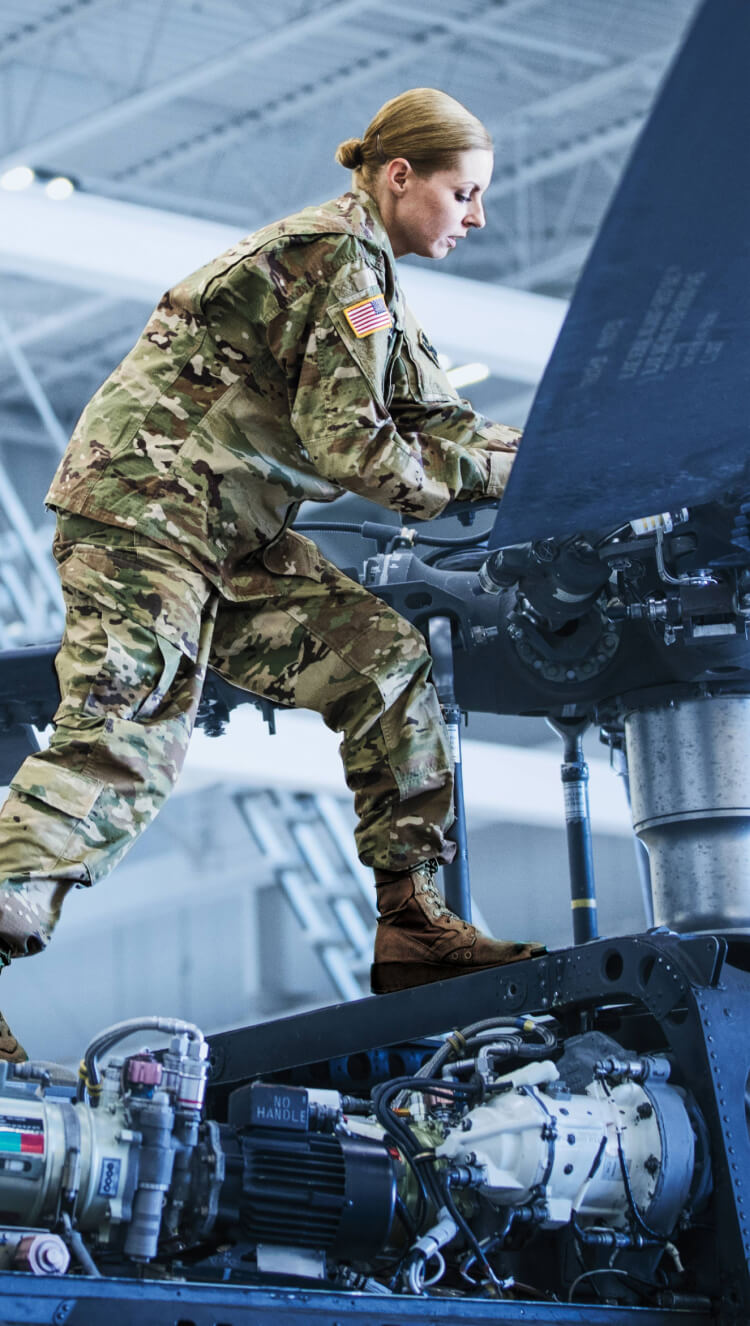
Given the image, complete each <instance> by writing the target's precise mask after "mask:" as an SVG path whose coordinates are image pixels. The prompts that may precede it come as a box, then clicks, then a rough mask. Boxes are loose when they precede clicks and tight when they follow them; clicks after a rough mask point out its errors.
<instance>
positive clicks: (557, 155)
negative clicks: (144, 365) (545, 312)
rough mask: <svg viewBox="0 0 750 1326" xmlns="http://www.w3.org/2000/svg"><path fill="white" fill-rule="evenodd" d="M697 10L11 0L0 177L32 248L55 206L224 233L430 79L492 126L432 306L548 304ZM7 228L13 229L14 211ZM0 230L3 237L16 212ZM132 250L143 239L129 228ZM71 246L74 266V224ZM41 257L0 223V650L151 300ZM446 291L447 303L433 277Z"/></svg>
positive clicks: (37, 606)
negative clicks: (488, 180)
mask: <svg viewBox="0 0 750 1326" xmlns="http://www.w3.org/2000/svg"><path fill="white" fill-rule="evenodd" d="M695 8H696V0H453V2H452V3H450V4H449V3H448V0H431V3H430V4H429V5H425V4H420V3H417V0H398V2H397V0H381V2H380V3H377V4H375V3H373V2H372V0H326V2H325V3H311V2H310V0H277V2H276V3H275V4H274V5H273V6H269V5H268V4H266V3H260V2H259V0H66V3H57V2H54V0H5V3H4V4H3V6H2V9H1V10H0V177H2V175H3V174H4V173H5V172H7V171H8V170H10V169H12V168H13V167H17V166H19V165H26V166H29V167H31V168H33V169H34V170H35V171H36V173H37V182H36V184H35V185H34V186H32V189H33V190H34V191H35V193H36V195H37V196H39V197H42V196H43V197H44V204H45V206H46V207H48V209H49V214H48V215H49V219H48V222H47V224H48V227H49V235H50V237H52V236H54V234H55V232H56V231H57V230H58V229H59V227H60V225H61V223H62V215H63V214H62V210H61V209H64V208H66V207H71V206H75V204H76V201H78V202H80V203H85V202H86V201H87V200H90V201H91V203H92V205H93V203H94V202H95V200H98V199H99V200H101V199H104V200H108V205H109V206H110V210H109V212H108V213H107V211H106V209H105V210H104V211H103V212H102V213H101V214H102V216H103V217H106V216H107V215H109V216H113V215H114V214H113V213H112V211H111V206H112V205H114V206H116V207H119V208H120V209H122V212H123V215H127V216H129V217H130V216H133V215H135V214H134V213H132V212H128V211H127V209H128V208H132V207H133V206H134V205H136V206H137V207H138V208H140V209H147V210H143V211H141V212H139V213H138V216H139V217H140V218H141V221H142V222H143V225H144V226H145V227H147V226H148V224H149V214H150V213H153V214H154V215H155V214H156V213H157V212H158V213H165V212H166V213H169V214H171V215H172V217H173V218H174V219H175V220H176V221H178V222H179V219H180V218H185V219H186V221H185V225H186V226H187V219H190V222H191V223H195V222H205V223H206V225H208V224H209V223H218V224H221V225H222V226H223V227H227V228H229V229H230V230H231V231H232V233H233V234H235V235H240V234H242V233H245V232H247V231H249V230H252V229H253V228H255V227H256V226H258V225H259V224H262V223H265V222H266V221H269V220H272V219H273V218H275V217H278V216H282V215H284V214H286V213H288V212H291V211H294V210H295V209H297V208H298V207H300V206H302V205H304V204H306V203H308V202H313V201H316V200H320V199H323V198H326V197H329V196H331V195H333V194H335V193H338V192H341V191H343V190H344V189H345V188H346V186H347V176H346V175H345V173H344V172H343V171H342V170H341V168H340V167H339V166H337V165H336V164H335V163H334V161H333V151H334V149H335V147H336V145H337V143H338V142H339V141H340V140H341V139H342V138H345V137H349V136H350V135H352V134H357V133H360V132H361V131H362V129H363V128H364V126H365V125H366V123H367V122H368V120H369V119H370V118H371V116H372V114H373V113H374V111H375V110H376V109H377V107H378V106H379V105H380V104H381V103H382V102H383V101H384V100H385V99H386V98H387V97H390V96H393V95H395V94H396V93H397V92H399V91H401V90H403V89H404V88H406V87H410V86H416V85H425V84H429V85H434V86H438V87H441V88H444V89H445V90H446V91H447V92H449V93H451V94H452V95H454V96H456V97H458V98H459V99H460V100H462V101H464V102H466V103H467V104H468V105H469V106H470V107H471V108H472V109H473V110H474V111H475V112H476V113H477V114H478V115H479V116H480V117H481V118H482V119H483V120H484V121H485V123H486V124H487V125H488V127H489V128H490V130H491V132H492V134H493V136H494V139H495V143H496V171H495V178H494V182H493V185H492V188H491V191H490V193H489V194H488V199H487V203H488V225H487V229H486V231H485V232H484V234H483V235H481V236H473V237H472V242H471V243H470V244H468V245H465V246H461V250H460V251H458V252H457V253H456V254H455V255H452V257H451V258H450V259H449V261H448V263H446V264H445V265H444V266H443V265H442V264H441V267H440V270H436V268H435V265H434V264H433V265H432V268H431V276H430V279H431V281H432V283H433V284H432V289H433V293H434V291H436V290H439V288H440V287H439V282H440V281H441V280H442V278H443V277H444V276H445V275H446V274H451V275H453V276H458V277H461V278H464V279H465V280H466V281H469V282H476V283H480V286H481V287H482V289H483V292H484V296H485V297H486V296H487V295H488V292H489V293H490V294H491V295H492V296H494V297H495V298H496V299H497V300H498V301H499V300H501V299H502V298H504V297H506V296H505V292H506V291H507V290H508V289H509V288H510V289H512V290H515V291H531V292H535V293H537V294H539V295H544V296H548V297H552V298H555V299H557V300H565V299H566V298H567V297H568V296H569V294H570V291H571V289H572V288H573V285H574V284H575V280H576V276H577V274H578V272H579V270H580V268H581V265H582V263H583V261H584V260H585V257H586V253H587V251H588V248H589V245H590V243H591V240H592V237H593V235H594V233H595V232H596V229H597V226H598V224H599V221H600V219H601V216H602V214H603V211H604V209H605V207H606V205H607V202H608V199H609V198H610V196H611V193H612V191H613V188H614V185H615V184H616V181H617V179H618V177H619V174H620V171H621V169H622V165H623V162H624V160H625V157H626V155H627V152H628V149H629V147H630V145H631V144H632V142H633V140H634V138H635V136H636V134H637V132H638V129H639V127H640V125H641V124H642V123H643V120H644V118H645V116H646V115H647V113H648V110H649V107H650V105H651V102H652V100H653V97H654V93H655V90H656V88H657V86H658V84H659V81H660V79H661V77H662V75H663V73H664V70H665V68H666V66H667V64H668V62H669V60H670V58H671V56H672V55H673V53H674V51H675V48H676V46H677V45H678V43H679V41H680V38H681V36H682V34H683V32H684V30H685V28H686V26H687V24H688V22H689V21H690V18H691V16H692V13H693V11H694V10H695ZM57 175H64V176H68V177H70V178H71V179H72V180H73V181H74V183H75V186H76V190H77V197H76V195H74V197H73V198H72V199H68V200H67V201H65V200H60V201H52V200H51V199H48V198H47V197H46V195H43V194H42V190H43V189H44V185H45V182H46V181H47V180H48V179H49V178H50V177H54V176H57ZM6 192H7V191H6ZM14 196H15V197H17V198H18V199H20V196H21V195H20V194H17V195H14ZM10 197H11V195H10V194H7V199H6V201H7V200H8V199H10ZM149 209H150V210H149ZM14 215H15V216H16V218H17V219H16V224H17V225H20V224H22V223H21V221H20V218H21V217H22V216H23V213H22V212H21V211H18V212H17V213H15V214H14ZM0 216H2V217H3V218H4V220H3V221H2V226H4V227H5V229H6V239H8V235H9V232H8V227H9V226H10V225H11V213H10V212H9V211H7V210H6V211H2V212H0ZM101 224H102V225H103V226H105V229H106V227H107V222H106V220H103V221H102V222H101ZM89 233H90V232H89ZM112 233H113V234H114V227H113V232H112ZM98 238H99V240H100V241H101V235H99V236H98ZM119 242H120V243H122V242H123V241H122V240H120V241H119ZM128 242H132V243H133V244H134V245H136V246H137V244H138V236H137V230H136V231H133V238H132V240H130V241H128ZM51 243H52V239H51V238H50V244H51ZM81 249H82V252H83V257H84V262H83V267H84V268H85V262H86V255H87V239H86V234H85V233H84V232H82V233H81ZM136 254H137V247H136ZM128 256H129V257H130V259H131V260H132V257H133V254H132V253H131V254H130V255H128ZM207 256H208V255H207ZM43 257H44V254H43V252H42V251H41V250H39V249H38V250H37V251H36V255H35V253H34V251H33V250H32V249H29V251H28V253H27V256H26V258H24V259H23V260H20V259H19V258H18V255H17V254H16V256H15V257H14V258H13V259H11V258H10V257H9V256H8V253H7V252H6V249H5V247H4V244H3V234H2V230H1V229H0V623H2V632H3V643H4V645H5V646H6V647H7V645H9V644H13V643H18V642H21V641H28V640H39V639H44V638H49V637H50V636H52V635H54V634H55V633H56V632H57V631H59V629H60V623H61V617H60V612H59V605H58V599H57V590H56V586H55V579H54V574H53V573H51V564H50V562H49V556H48V552H47V548H48V545H49V541H50V534H51V529H50V523H49V519H45V518H44V517H43V513H42V506H41V504H42V498H43V495H44V492H45V490H46V486H47V483H48V480H49V478H50V476H51V473H52V471H53V469H54V467H55V464H56V460H57V456H58V455H59V451H60V449H61V446H62V445H63V444H64V439H65V438H66V436H67V435H68V433H69V431H70V429H71V427H72V425H73V423H74V422H75V419H76V417H77V415H78V413H79V411H80V409H81V408H82V406H83V405H84V404H85V402H86V400H87V399H88V398H89V396H90V395H91V394H92V392H93V391H94V390H95V389H96V387H97V386H98V385H99V383H100V382H101V381H102V380H103V378H104V377H105V376H106V375H107V373H108V372H109V371H110V370H111V369H112V368H113V367H114V365H115V364H116V363H117V362H118V360H119V359H120V358H121V357H122V355H123V354H124V353H125V352H126V351H127V350H128V348H129V347H130V345H131V344H132V342H133V340H134V338H135V336H136V335H137V333H138V332H139V330H140V328H141V326H142V325H143V323H144V321H145V318H146V316H147V313H148V311H149V307H150V303H151V300H150V299H148V298H146V296H145V293H144V290H143V289H142V287H141V286H140V285H137V284H136V283H134V284H133V287H132V289H131V288H130V287H129V286H128V285H127V283H125V284H124V285H123V282H122V280H119V281H115V280H114V278H113V279H112V280H111V282H110V284H109V285H108V283H107V279H106V277H102V276H101V274H100V275H99V276H98V277H97V279H96V280H95V281H93V280H87V279H86V277H85V273H84V274H82V275H81V276H80V278H76V277H75V276H72V275H71V273H70V271H69V270H67V271H65V272H60V273H58V274H57V277H55V275H54V274H53V273H51V272H50V270H49V268H48V267H47V266H45V265H44V264H43ZM79 265H80V264H79ZM418 265H420V264H418ZM421 265H422V266H425V267H426V266H427V264H421ZM43 267H44V270H43V272H42V268H43ZM414 279H417V278H416V276H415V278H414ZM165 284H167V282H166V281H165ZM480 286H477V287H475V289H476V290H477V291H478V290H479V288H480ZM444 289H445V291H446V292H447V293H446V295H445V299H446V303H447V304H448V305H450V298H451V294H450V284H449V283H448V282H446V284H445V287H444ZM466 289H467V290H469V289H470V287H468V286H467V287H466ZM498 307H500V306H499V305H498ZM548 307H551V306H548ZM434 339H436V338H434ZM532 389H533V388H532V386H531V385H530V383H529V381H528V374H527V375H526V379H525V380H524V381H519V380H514V378H513V377H512V376H507V377H506V376H503V375H502V374H501V373H499V372H498V371H495V372H494V373H493V375H492V376H490V378H489V379H487V380H486V381H485V382H483V383H482V384H481V386H478V387H476V388H470V389H468V391H467V394H469V395H470V396H471V397H472V399H473V400H474V401H475V402H476V404H477V405H478V406H479V408H481V409H484V410H486V411H487V413H489V414H491V415H494V416H495V417H499V418H503V419H504V420H505V421H506V422H509V423H522V422H523V418H524V417H525V413H526V410H527V408H528V404H529V402H530V398H531V392H532Z"/></svg>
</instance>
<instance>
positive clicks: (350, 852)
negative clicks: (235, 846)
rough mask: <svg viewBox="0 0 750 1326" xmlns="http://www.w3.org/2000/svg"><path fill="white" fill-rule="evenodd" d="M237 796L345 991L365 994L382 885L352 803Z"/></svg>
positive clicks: (311, 940) (307, 935) (269, 794)
mask: <svg viewBox="0 0 750 1326" xmlns="http://www.w3.org/2000/svg"><path fill="white" fill-rule="evenodd" d="M235 800H236V804H237V807H238V809H239V812H240V814H241V816H242V818H243V820H244V822H245V824H246V825H247V828H248V830H249V831H250V834H251V835H252V837H253V839H254V841H255V843H256V845H257V848H258V850H259V852H260V853H261V856H262V857H263V860H264V862H265V864H266V865H267V866H268V867H270V869H271V871H272V873H273V877H274V879H275V881H276V883H277V884H278V886H279V888H280V889H281V892H282V894H283V896H284V897H285V899H286V901H287V902H288V904H289V906H290V908H291V910H292V912H293V914H294V916H295V918H296V920H297V922H298V923H299V925H300V927H301V930H302V937H303V941H305V942H306V943H307V944H309V945H310V947H311V948H312V949H313V951H314V952H315V953H316V954H317V956H318V958H319V960H320V962H321V963H322V965H323V967H324V969H325V971H326V972H327V973H328V976H329V978H330V980H331V982H332V984H333V987H334V989H335V991H336V993H337V995H338V997H339V998H340V999H342V1000H351V999H361V998H362V996H363V995H364V994H368V993H369V975H370V962H371V961H372V945H373V937H374V932H375V916H376V904H375V888H374V885H373V880H372V872H371V871H369V870H368V869H367V868H366V867H365V866H363V865H362V864H361V862H360V860H359V858H358V856H357V853H356V850H355V846H354V838H353V834H352V826H351V824H350V823H348V822H347V818H346V812H345V808H344V803H343V802H342V801H339V800H338V799H337V798H336V797H334V796H326V795H322V794H320V795H318V794H316V793H311V792H288V791H282V790H278V789H273V790H271V789H269V790H251V789H248V790H243V791H242V792H239V793H237V794H236V797H235Z"/></svg>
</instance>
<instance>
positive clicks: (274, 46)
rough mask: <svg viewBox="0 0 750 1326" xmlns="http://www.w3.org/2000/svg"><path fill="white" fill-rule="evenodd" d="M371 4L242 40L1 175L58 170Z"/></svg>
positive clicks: (69, 129) (16, 155)
mask: <svg viewBox="0 0 750 1326" xmlns="http://www.w3.org/2000/svg"><path fill="white" fill-rule="evenodd" d="M366 4H367V0H332V3H330V4H327V5H326V6H325V7H324V8H322V9H321V8H319V7H316V8H315V9H314V11H313V13H312V14H309V15H308V16H307V17H306V18H302V19H299V20H298V21H297V22H295V23H293V24H290V23H287V22H285V21H284V22H282V23H281V24H280V26H279V27H277V28H274V30H273V31H272V32H269V33H266V34H265V36H262V37H259V36H257V35H254V36H253V37H252V38H251V39H250V40H249V41H244V42H240V44H239V45H238V46H235V47H234V48H233V49H232V50H231V51H229V52H228V53H227V54H226V55H220V56H217V57H216V58H214V59H213V60H203V61H201V62H200V63H199V64H197V65H193V66H192V67H191V68H190V69H187V70H186V71H185V73H183V74H178V75H177V76H172V77H170V78H167V79H165V80H164V81H163V82H161V83H157V84H156V85H155V86H154V87H149V88H145V89H144V91H142V92H136V93H134V95H133V96H130V97H124V98H123V99H122V100H121V101H116V102H114V103H113V105H111V106H109V107H108V108H107V109H106V110H97V111H96V113H95V114H92V115H87V116H86V117H85V118H84V119H82V120H77V121H76V122H75V123H74V124H69V125H65V126H64V127H63V128H62V129H58V130H56V131H55V132H53V133H49V134H45V135H44V136H43V137H41V138H37V139H35V140H33V141H32V142H30V143H24V144H19V147H18V149H17V150H16V151H14V152H11V153H8V154H6V155H5V156H4V157H2V158H0V172H2V171H3V170H6V169H8V168H9V167H10V166H15V165H18V164H24V165H32V166H42V165H46V166H53V165H54V164H55V163H56V162H57V161H59V159H60V157H61V156H62V155H63V154H64V153H65V152H68V151H69V150H70V149H71V148H73V147H79V146H80V145H81V143H85V142H88V141H89V140H90V139H92V138H101V137H102V136H103V135H104V134H107V133H109V132H110V131H111V130H113V129H121V128H122V127H123V125H125V124H130V123H131V122H132V121H133V120H135V119H138V117H139V116H142V115H144V116H145V115H151V114H153V112H154V111H156V110H159V109H160V107H162V106H164V105H166V104H167V103H169V102H173V101H177V100H178V99H179V98H180V97H184V96H187V95H188V94H190V93H193V92H197V91H198V90H199V89H200V88H204V87H208V86H209V85H210V84H212V83H220V82H221V80H222V79H224V78H226V76H227V75H228V74H231V73H233V72H234V71H235V70H236V69H238V68H239V67H240V66H242V65H244V66H246V67H249V66H251V65H254V64H260V63H263V62H265V61H268V60H271V59H273V60H278V59H280V58H283V53H284V51H285V50H286V49H287V48H288V47H290V46H292V45H304V42H305V41H306V40H307V39H308V38H309V37H311V36H313V35H314V34H315V33H318V32H324V31H326V30H327V29H328V28H331V27H333V26H334V25H335V24H337V23H343V22H346V21H349V20H350V19H352V18H353V17H354V15H355V14H356V13H358V12H359V11H360V10H362V9H364V8H365V6H366Z"/></svg>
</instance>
